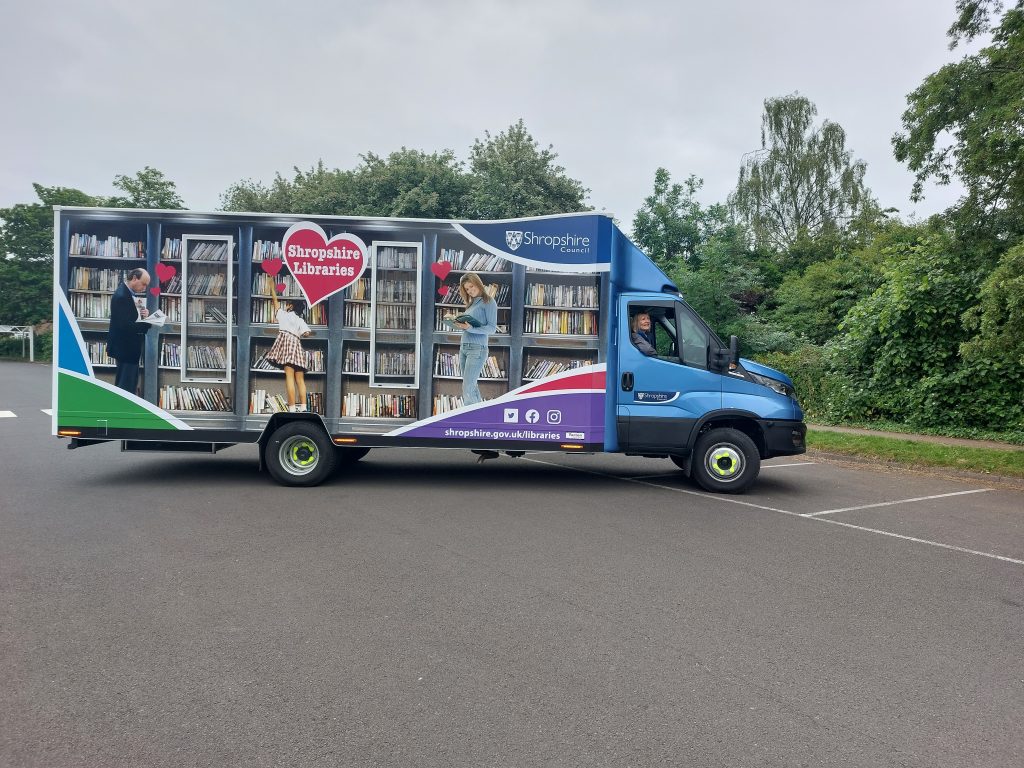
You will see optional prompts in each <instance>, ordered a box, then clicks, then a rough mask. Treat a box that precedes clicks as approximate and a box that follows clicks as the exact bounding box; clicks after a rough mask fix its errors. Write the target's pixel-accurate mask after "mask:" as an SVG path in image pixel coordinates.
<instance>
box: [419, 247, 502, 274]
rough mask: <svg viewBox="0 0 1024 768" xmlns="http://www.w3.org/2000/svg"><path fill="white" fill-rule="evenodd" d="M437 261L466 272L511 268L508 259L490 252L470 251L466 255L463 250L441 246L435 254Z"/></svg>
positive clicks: (499, 270)
mask: <svg viewBox="0 0 1024 768" xmlns="http://www.w3.org/2000/svg"><path fill="white" fill-rule="evenodd" d="M437 261H438V263H440V262H447V263H448V264H451V265H452V269H458V270H465V271H466V272H510V271H511V270H512V265H511V264H510V263H509V261H508V259H503V258H501V257H500V256H495V255H494V254H492V253H471V254H469V256H466V252H465V251H463V250H456V249H455V248H442V249H441V252H440V253H439V254H438V255H437Z"/></svg>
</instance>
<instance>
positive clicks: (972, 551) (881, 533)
mask: <svg viewBox="0 0 1024 768" xmlns="http://www.w3.org/2000/svg"><path fill="white" fill-rule="evenodd" d="M801 517H805V516H804V515H801ZM807 519H809V520H816V521H817V522H819V523H831V524H832V525H841V526H843V527H844V528H853V529H854V530H855V531H867V532H868V533H877V534H878V535H879V536H889V537H891V538H894V539H903V540H904V541H914V542H917V543H918V544H928V545H930V546H933V547H942V548H943V549H951V550H953V551H954V552H964V553H966V554H968V555H981V556H982V557H990V558H992V559H993V560H1002V561H1003V562H1004V563H1013V564H1014V565H1024V560H1017V559H1016V558H1013V557H1006V556H1005V555H996V554H993V553H992V552H981V551H979V550H977V549H967V547H957V546H954V545H952V544H943V543H942V542H940V541H929V540H928V539H919V538H917V537H916V536H904V535H903V534H902V533H893V532H892V531H881V530H879V529H878V528H866V527H864V526H863V525H854V524H853V523H844V522H843V521H842V520H829V519H827V518H822V517H812V518H807Z"/></svg>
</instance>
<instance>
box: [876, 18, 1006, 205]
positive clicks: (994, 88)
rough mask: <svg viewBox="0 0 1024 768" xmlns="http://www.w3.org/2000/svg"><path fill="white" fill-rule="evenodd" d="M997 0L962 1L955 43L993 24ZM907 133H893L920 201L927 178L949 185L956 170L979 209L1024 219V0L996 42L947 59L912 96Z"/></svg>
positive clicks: (905, 123)
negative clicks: (913, 179) (912, 177)
mask: <svg viewBox="0 0 1024 768" xmlns="http://www.w3.org/2000/svg"><path fill="white" fill-rule="evenodd" d="M1001 7H1002V5H1001V3H998V2H992V0H959V2H958V3H957V9H958V10H959V11H960V15H959V17H958V19H957V21H956V23H954V24H953V26H952V27H950V29H949V36H950V38H951V40H952V43H951V47H954V46H955V45H956V44H957V43H958V42H959V41H960V40H971V39H973V38H974V37H977V36H978V35H981V34H983V33H984V32H985V31H987V30H988V28H989V18H990V14H991V13H993V12H994V11H997V10H999V9H1001ZM907 104H908V107H907V110H906V111H905V112H904V113H903V127H904V132H903V133H898V134H896V135H895V136H894V137H893V140H892V142H893V147H894V149H895V154H896V159H897V160H900V161H901V162H905V163H907V165H908V166H909V167H910V170H912V171H913V172H914V174H915V176H916V180H915V182H914V187H913V191H912V198H913V199H914V200H920V199H921V198H922V197H923V196H924V191H923V185H924V182H925V181H927V180H929V179H930V180H932V181H934V182H936V183H938V184H948V183H949V182H950V181H951V179H952V178H953V176H954V175H955V176H956V177H957V178H959V179H960V181H961V182H962V183H963V184H964V186H965V187H966V190H967V199H966V200H965V201H964V202H965V207H966V208H967V209H968V211H970V212H971V216H973V215H974V214H976V213H978V214H989V215H991V214H996V213H999V212H1001V211H1008V212H1010V213H1011V215H1012V216H1013V217H1014V218H1016V219H1017V221H1018V225H1019V224H1020V219H1021V218H1022V217H1024V0H1018V2H1017V3H1016V4H1015V5H1014V7H1013V8H1012V9H1010V10H1009V11H1007V12H1006V13H1005V14H1004V15H1003V16H1002V18H1001V20H1000V21H999V23H998V25H997V26H996V27H995V28H994V30H993V31H992V44H991V45H989V46H987V47H985V48H983V49H982V50H981V51H979V52H978V53H977V54H974V55H971V56H966V57H964V58H963V59H962V60H960V61H958V62H956V63H954V64H947V65H946V66H944V67H942V69H940V70H939V71H938V72H935V73H934V74H931V75H929V76H928V77H927V78H925V81H924V83H922V84H921V86H920V87H919V88H918V89H917V90H915V91H914V92H913V93H911V94H910V95H909V96H908V97H907Z"/></svg>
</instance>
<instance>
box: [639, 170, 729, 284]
mask: <svg viewBox="0 0 1024 768" xmlns="http://www.w3.org/2000/svg"><path fill="white" fill-rule="evenodd" d="M703 186H704V180H703V179H698V178H697V177H696V176H694V175H693V174H690V176H689V177H688V178H687V179H686V181H684V182H683V183H682V184H678V183H675V184H674V183H672V178H671V176H670V174H669V172H668V171H667V170H666V169H664V168H659V169H658V170H657V171H655V173H654V191H653V192H652V193H651V194H650V195H648V196H647V198H646V199H645V200H644V204H643V205H642V206H641V207H640V210H638V211H637V212H636V216H635V217H634V218H633V240H634V242H635V243H636V244H637V245H638V246H639V247H640V248H641V249H643V251H644V252H646V253H647V255H648V256H650V257H651V258H652V259H654V261H655V262H657V264H658V265H659V266H660V267H661V268H662V269H666V270H667V269H671V268H672V267H673V266H674V265H676V264H677V263H679V262H686V263H687V264H689V265H690V266H691V267H694V268H696V267H698V266H699V258H698V253H699V251H700V248H701V246H703V245H704V243H706V242H707V241H708V240H709V239H710V238H712V237H715V236H723V235H725V236H728V233H729V231H730V230H731V229H732V225H731V224H730V222H729V212H728V209H727V208H726V206H724V205H720V204H718V205H712V206H709V207H707V208H705V207H703V206H701V204H700V203H699V202H698V201H697V200H696V194H697V192H699V191H700V189H701V187H703Z"/></svg>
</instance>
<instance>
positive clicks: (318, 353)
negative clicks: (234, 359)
mask: <svg viewBox="0 0 1024 768" xmlns="http://www.w3.org/2000/svg"><path fill="white" fill-rule="evenodd" d="M303 352H304V353H305V355H306V370H307V371H309V372H310V373H324V372H326V370H327V366H326V359H327V356H326V355H325V354H324V351H323V350H322V349H304V350H303ZM269 353H270V347H257V348H256V350H255V354H256V362H254V363H253V364H252V367H253V368H255V369H256V370H259V371H276V370H279V368H278V367H277V366H276V365H274V364H273V363H271V362H270V361H268V360H267V355H268V354H269Z"/></svg>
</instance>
